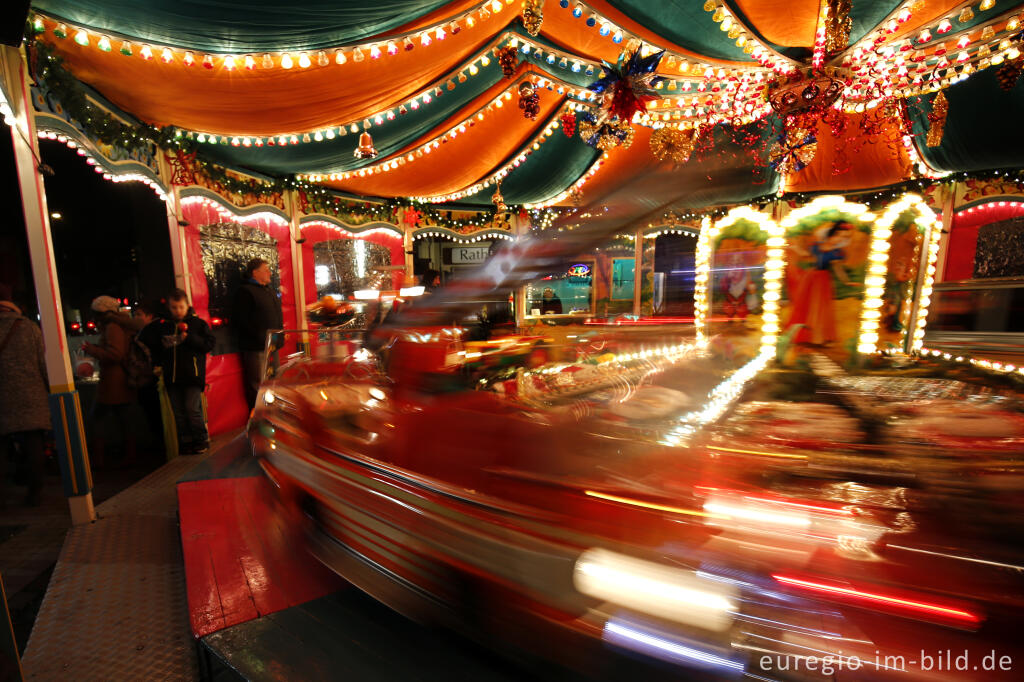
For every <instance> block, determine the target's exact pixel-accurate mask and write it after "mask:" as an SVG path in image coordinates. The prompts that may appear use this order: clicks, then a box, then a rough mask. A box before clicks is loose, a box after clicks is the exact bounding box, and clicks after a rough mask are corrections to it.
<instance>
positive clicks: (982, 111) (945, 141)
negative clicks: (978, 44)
mask: <svg viewBox="0 0 1024 682" xmlns="http://www.w3.org/2000/svg"><path fill="white" fill-rule="evenodd" d="M998 69H999V67H992V68H989V69H987V70H986V71H985V72H984V73H979V74H975V75H974V76H972V77H971V78H969V79H968V80H966V81H964V82H962V83H957V84H956V85H953V86H951V87H949V88H947V89H946V98H947V99H948V100H949V112H948V115H947V116H946V126H945V130H944V134H943V136H942V144H940V145H939V146H938V147H929V146H927V145H926V144H925V138H926V137H927V134H928V127H929V121H928V114H929V113H930V112H931V110H932V103H933V102H934V100H935V97H937V95H928V96H927V97H926V98H923V99H924V100H925V102H924V103H922V104H920V105H917V106H914V105H911V106H910V113H911V117H912V120H913V124H914V134H915V139H916V142H917V148H918V151H920V153H921V156H922V157H924V159H925V161H927V162H928V164H929V165H930V166H932V167H933V168H938V169H939V170H948V171H973V170H988V169H995V168H1020V167H1021V166H1022V165H1024V126H1022V125H1021V121H1024V87H1021V85H1020V84H1019V82H1018V85H1016V86H1015V87H1013V88H1012V89H1011V90H1009V91H1006V90H1003V89H1002V88H1000V87H999V85H998V83H997V81H996V72H997V71H998Z"/></svg>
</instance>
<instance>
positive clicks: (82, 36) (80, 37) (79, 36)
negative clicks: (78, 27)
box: [75, 31, 89, 47]
mask: <svg viewBox="0 0 1024 682" xmlns="http://www.w3.org/2000/svg"><path fill="white" fill-rule="evenodd" d="M75 42H76V43H78V44H79V45H81V46H82V47H89V34H88V33H86V32H85V31H79V32H78V33H76V34H75Z"/></svg>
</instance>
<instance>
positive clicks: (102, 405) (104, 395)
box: [82, 296, 137, 467]
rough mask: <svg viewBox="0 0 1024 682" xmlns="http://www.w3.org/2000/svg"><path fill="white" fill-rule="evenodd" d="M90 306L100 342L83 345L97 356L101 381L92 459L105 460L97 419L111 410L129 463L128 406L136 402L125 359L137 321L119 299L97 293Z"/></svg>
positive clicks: (132, 452)
mask: <svg viewBox="0 0 1024 682" xmlns="http://www.w3.org/2000/svg"><path fill="white" fill-rule="evenodd" d="M91 307H92V309H93V310H94V311H96V312H97V313H98V315H97V317H96V320H97V322H99V331H100V343H99V344H91V343H86V344H83V345H82V349H83V350H84V351H85V352H86V353H88V354H89V355H91V356H93V357H94V358H96V359H97V360H99V365H100V385H99V390H98V391H97V393H96V410H95V412H94V413H93V417H94V437H93V446H92V461H93V464H95V466H97V467H102V466H104V464H105V459H106V450H107V439H106V438H105V437H104V435H105V434H104V433H103V431H104V429H102V428H100V422H102V421H104V420H105V418H106V417H107V415H110V414H113V415H114V417H115V421H116V422H117V424H118V428H119V429H121V433H122V434H123V436H124V459H123V462H122V463H123V464H125V465H130V464H132V463H134V461H135V456H136V438H135V432H134V429H133V428H132V425H131V423H130V419H129V416H130V415H129V410H128V408H129V407H130V406H131V405H132V404H133V403H135V402H136V399H137V396H136V392H135V389H134V388H131V387H130V386H128V375H127V373H126V372H125V369H124V361H125V358H126V357H127V356H128V347H129V344H130V343H131V337H132V334H134V333H135V332H136V331H137V329H136V327H137V322H136V321H134V320H133V319H132V317H131V316H130V315H128V314H127V313H124V312H121V302H120V301H118V300H117V299H116V298H113V297H112V296H97V297H96V298H95V299H93V302H92V306H91Z"/></svg>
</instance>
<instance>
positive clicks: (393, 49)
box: [388, 40, 398, 57]
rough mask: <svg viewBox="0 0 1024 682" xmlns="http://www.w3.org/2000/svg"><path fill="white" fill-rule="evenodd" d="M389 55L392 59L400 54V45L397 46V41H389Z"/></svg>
mask: <svg viewBox="0 0 1024 682" xmlns="http://www.w3.org/2000/svg"><path fill="white" fill-rule="evenodd" d="M388 54H389V55H391V56H392V57H394V56H395V55H396V54H398V45H395V41H393V40H389V41H388Z"/></svg>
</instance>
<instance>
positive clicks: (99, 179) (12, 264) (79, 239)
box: [0, 129, 174, 323]
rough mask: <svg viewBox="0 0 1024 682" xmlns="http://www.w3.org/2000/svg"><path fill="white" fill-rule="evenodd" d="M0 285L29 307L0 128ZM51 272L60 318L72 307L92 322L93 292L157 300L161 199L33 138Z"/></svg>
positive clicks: (168, 281) (27, 275)
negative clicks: (51, 216) (41, 166)
mask: <svg viewBox="0 0 1024 682" xmlns="http://www.w3.org/2000/svg"><path fill="white" fill-rule="evenodd" d="M0 138H2V140H0V192H2V194H0V280H3V281H4V282H7V283H9V284H11V285H12V286H13V287H14V289H15V299H16V300H17V301H18V302H19V303H21V304H23V305H25V304H28V306H27V307H29V308H34V306H35V300H34V293H33V289H32V273H31V269H30V268H29V263H28V251H27V247H26V243H25V232H24V230H25V227H24V219H23V216H22V212H21V210H22V209H21V197H20V195H19V192H18V183H17V176H16V175H15V170H14V158H13V151H12V148H11V141H10V136H9V132H8V130H6V129H5V130H2V131H0ZM40 153H41V157H42V160H43V162H44V163H46V164H47V165H49V166H50V167H52V168H53V169H54V171H55V174H54V176H53V177H48V178H46V193H47V201H48V203H49V209H50V212H51V213H60V214H61V216H62V217H61V219H59V220H51V226H52V227H51V229H52V231H53V242H54V252H55V256H56V261H57V273H58V278H59V281H60V287H61V297H62V299H63V301H64V315H65V321H66V322H68V323H70V322H71V321H72V317H73V316H74V315H73V312H72V311H74V310H79V311H81V313H82V317H83V320H87V319H89V317H91V312H90V311H89V303H90V301H91V300H92V299H93V298H94V297H96V296H99V295H100V294H107V295H110V296H116V297H118V298H122V299H123V298H128V299H130V300H138V299H140V298H145V297H160V296H162V295H164V294H166V292H167V291H168V290H169V289H170V287H172V286H173V284H174V273H173V268H172V265H171V250H170V240H169V237H168V230H167V218H166V214H165V211H164V205H163V202H161V201H160V199H158V198H157V196H156V195H155V194H154V193H153V191H152V190H151V189H150V188H148V187H146V186H145V185H142V184H139V183H121V184H116V183H113V182H109V181H107V180H104V179H103V176H102V175H100V174H99V173H96V172H95V171H94V170H93V168H92V167H91V166H89V165H87V164H86V163H85V159H84V158H83V157H81V156H79V155H78V154H77V153H75V151H74V150H71V149H68V148H67V147H65V146H64V145H63V144H61V143H60V142H56V141H47V140H42V141H40Z"/></svg>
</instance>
